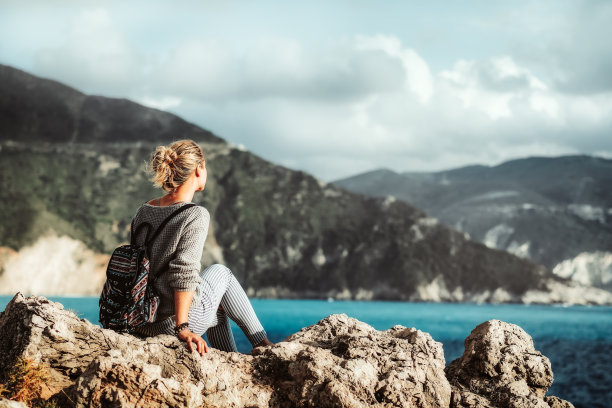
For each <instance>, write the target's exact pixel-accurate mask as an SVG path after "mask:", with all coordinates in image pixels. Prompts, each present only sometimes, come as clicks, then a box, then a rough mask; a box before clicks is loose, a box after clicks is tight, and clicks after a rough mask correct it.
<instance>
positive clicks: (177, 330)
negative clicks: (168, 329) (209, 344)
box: [174, 322, 189, 337]
mask: <svg viewBox="0 0 612 408" xmlns="http://www.w3.org/2000/svg"><path fill="white" fill-rule="evenodd" d="M185 329H187V330H189V323H188V322H185V323H181V324H179V325H178V326H176V327H174V334H175V335H176V337H178V335H179V333H180V332H182V331H183V330H185Z"/></svg>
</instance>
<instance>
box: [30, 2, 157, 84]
mask: <svg viewBox="0 0 612 408" xmlns="http://www.w3.org/2000/svg"><path fill="white" fill-rule="evenodd" d="M69 30H70V32H69V34H68V35H67V37H66V41H65V42H64V43H63V44H62V45H60V46H58V47H52V48H47V49H44V50H43V51H41V52H40V53H39V54H38V57H37V61H36V71H37V72H44V73H45V75H46V76H50V77H54V78H58V79H60V78H61V79H63V80H65V81H67V82H69V83H70V84H71V85H73V86H77V87H80V88H82V89H83V88H84V89H86V90H87V91H89V92H96V93H98V92H99V93H103V94H106V95H109V94H111V95H117V96H119V95H121V94H122V93H123V94H125V92H126V91H128V92H130V91H131V90H133V89H134V88H137V87H139V86H142V82H141V81H142V79H143V73H144V71H145V69H146V61H145V59H144V57H143V56H142V55H140V53H139V52H138V51H137V50H136V49H135V48H133V47H131V46H130V44H129V42H128V41H127V39H126V38H125V37H124V36H123V35H122V33H121V32H120V31H119V30H118V29H117V28H116V27H115V25H114V24H113V22H112V19H111V16H110V14H109V12H108V11H107V10H106V9H103V8H98V9H94V10H85V11H82V12H80V13H78V14H77V15H76V16H75V18H74V19H73V21H72V25H71V27H70V29H69Z"/></svg>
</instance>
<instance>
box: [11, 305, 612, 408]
mask: <svg viewBox="0 0 612 408" xmlns="http://www.w3.org/2000/svg"><path fill="white" fill-rule="evenodd" d="M11 298H12V297H11V296H0V310H4V308H5V306H6V304H7V303H8V302H9V301H10V299H11ZM49 298H50V299H51V300H54V301H57V302H61V303H62V304H63V305H64V307H66V308H67V309H72V310H74V311H75V312H76V313H77V314H78V315H79V317H82V318H85V319H87V320H89V321H91V322H93V323H98V298H97V297H80V298H71V297H53V296H51V297H49ZM252 302H253V308H254V309H255V311H256V313H257V315H258V316H259V319H260V321H261V323H262V324H263V326H264V328H265V329H266V331H267V332H268V335H269V337H270V339H271V340H272V341H280V340H283V339H284V338H286V337H287V336H288V335H290V334H291V333H295V332H297V331H299V330H300V329H301V328H302V327H304V326H308V325H311V324H314V323H316V322H317V321H319V320H321V319H322V318H324V317H326V316H328V315H330V314H333V313H346V314H347V315H349V316H351V317H355V318H357V319H359V320H361V321H363V322H366V323H368V324H370V325H371V326H373V327H374V328H376V329H379V330H386V329H388V328H390V327H392V326H394V325H396V324H400V325H402V326H406V327H415V328H417V329H419V330H422V331H425V332H428V333H430V334H431V336H432V337H433V338H434V339H435V340H437V341H440V342H442V344H443V345H444V352H445V357H446V361H447V364H448V363H449V362H450V361H452V360H454V359H455V358H458V357H459V356H460V355H461V353H462V352H463V341H464V339H465V338H466V337H467V336H468V335H469V334H470V331H471V330H472V329H473V328H474V327H476V326H477V325H478V324H480V323H482V322H484V321H486V320H490V319H499V320H503V321H505V322H509V323H514V324H517V325H519V326H521V327H522V328H523V329H524V330H525V331H527V333H529V334H530V335H531V336H532V337H533V339H534V344H535V347H536V349H537V350H539V351H541V352H542V353H543V354H544V355H546V356H547V357H548V358H549V359H550V360H551V364H552V368H553V372H554V374H555V382H554V384H553V386H552V387H551V389H550V390H549V395H556V396H558V397H561V398H565V399H567V400H569V401H570V402H572V403H574V405H575V406H576V407H608V406H609V405H608V404H609V403H610V402H609V401H610V400H612V392H611V390H610V383H611V380H612V375H611V373H610V368H611V367H612V308H611V307H588V306H570V307H562V306H542V305H489V304H449V303H407V302H354V301H335V302H326V301H320V300H264V299H253V300H252ZM234 333H235V337H236V343H237V345H238V348H239V349H240V351H242V352H245V353H246V352H249V351H250V345H249V344H248V342H247V340H246V338H245V337H244V335H243V334H242V333H241V332H240V329H238V328H237V327H236V326H234Z"/></svg>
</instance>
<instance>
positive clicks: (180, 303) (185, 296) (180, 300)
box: [174, 290, 208, 356]
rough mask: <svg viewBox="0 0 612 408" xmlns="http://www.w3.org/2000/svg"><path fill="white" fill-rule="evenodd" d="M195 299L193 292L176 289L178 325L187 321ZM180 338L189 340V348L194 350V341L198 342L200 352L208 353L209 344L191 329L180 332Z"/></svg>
mask: <svg viewBox="0 0 612 408" xmlns="http://www.w3.org/2000/svg"><path fill="white" fill-rule="evenodd" d="M192 299H193V292H181V291H178V290H175V291H174V313H175V317H174V318H175V320H176V325H177V326H178V325H180V324H181V323H186V322H187V320H188V317H189V307H190V306H191V301H192ZM178 338H179V339H181V340H184V341H186V342H187V345H188V346H189V350H190V351H191V352H193V344H192V342H193V343H195V344H196V347H197V350H198V353H200V355H201V356H202V355H204V353H208V345H207V344H206V342H205V341H204V339H203V338H202V337H200V336H198V335H197V334H195V333H194V332H192V331H191V330H189V329H183V330H181V331H180V332H179V333H178Z"/></svg>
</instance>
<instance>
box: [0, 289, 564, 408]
mask: <svg viewBox="0 0 612 408" xmlns="http://www.w3.org/2000/svg"><path fill="white" fill-rule="evenodd" d="M465 346H466V349H465V352H464V353H463V356H462V357H461V358H459V359H457V360H455V361H453V362H451V363H450V364H449V365H448V366H446V362H445V360H444V353H443V349H442V345H441V343H439V342H437V341H435V340H434V339H433V338H432V337H431V336H430V335H429V334H428V333H424V332H422V331H420V330H417V329H415V328H406V327H402V326H394V327H392V328H390V329H388V330H385V331H377V330H375V329H373V328H372V327H370V326H369V325H367V324H365V323H362V322H360V321H358V320H356V319H353V318H350V317H347V316H346V315H331V316H329V317H327V318H325V319H323V320H321V321H320V322H318V323H317V324H315V325H312V326H309V327H305V328H304V329H302V330H301V331H299V332H298V333H295V334H293V335H291V336H289V337H288V338H287V339H285V340H284V341H283V342H280V343H277V344H276V345H274V346H272V347H269V348H258V349H255V350H254V351H253V352H252V354H251V355H243V354H239V353H226V352H222V351H218V350H212V349H211V350H210V352H209V353H208V354H205V355H204V357H200V356H199V355H198V354H197V353H195V352H194V353H190V352H189V351H188V349H187V348H186V346H185V344H184V343H182V342H181V341H180V340H178V339H176V338H175V337H173V336H167V335H162V336H157V337H154V338H147V339H142V338H138V337H134V336H131V335H125V334H118V333H115V332H113V331H111V330H105V329H102V328H100V327H98V326H95V325H92V324H91V323H90V322H88V321H87V320H84V319H79V318H78V317H77V316H76V315H75V314H74V313H72V312H70V311H68V310H65V309H63V307H62V305H61V304H59V303H55V302H51V301H48V300H47V299H45V298H42V297H29V298H24V297H23V296H22V295H21V294H19V293H18V294H17V295H16V296H15V297H14V298H13V300H12V301H11V302H10V303H9V305H8V306H7V307H6V309H5V311H4V312H2V314H0V354H1V355H2V356H4V358H3V359H1V360H0V383H4V382H6V381H7V377H9V373H10V372H11V369H12V367H14V366H15V365H16V364H19V362H20V361H29V362H32V364H35V365H36V367H38V368H37V369H38V370H42V371H44V375H43V376H42V377H41V378H44V379H45V380H44V387H40V393H39V394H37V395H36V396H35V397H34V398H32V399H31V400H29V402H30V403H32V404H38V405H40V406H43V405H42V404H44V403H46V404H52V403H54V404H56V406H57V405H59V406H92V407H103V406H116V407H136V406H148V407H167V406H186V407H364V406H374V407H421V408H425V407H457V408H467V407H474V408H476V407H485V408H486V407H491V408H493V407H497V408H505V407H512V408H522V407H525V408H526V407H541V408H547V407H553V408H570V407H573V405H572V404H571V403H569V402H567V401H564V400H561V399H559V398H556V397H553V396H546V392H547V389H548V387H550V385H551V384H552V382H553V373H552V370H551V365H550V362H549V360H548V358H546V357H545V356H544V355H542V354H541V353H540V352H538V351H536V350H535V349H534V346H533V341H532V339H531V337H530V336H529V335H528V334H527V333H525V332H524V331H523V330H522V329H521V328H520V327H518V326H516V325H512V324H509V323H504V322H501V321H499V320H490V321H487V322H484V323H482V324H481V325H479V326H478V327H476V328H475V329H474V330H473V331H472V333H471V334H470V336H469V337H468V338H467V339H466V342H465ZM0 389H1V388H0ZM2 404H5V405H4V406H10V405H8V404H9V402H8V400H2V401H0V405H2Z"/></svg>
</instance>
